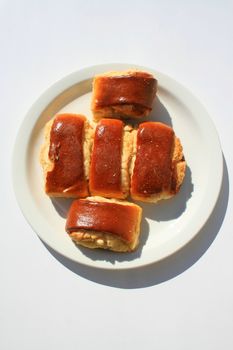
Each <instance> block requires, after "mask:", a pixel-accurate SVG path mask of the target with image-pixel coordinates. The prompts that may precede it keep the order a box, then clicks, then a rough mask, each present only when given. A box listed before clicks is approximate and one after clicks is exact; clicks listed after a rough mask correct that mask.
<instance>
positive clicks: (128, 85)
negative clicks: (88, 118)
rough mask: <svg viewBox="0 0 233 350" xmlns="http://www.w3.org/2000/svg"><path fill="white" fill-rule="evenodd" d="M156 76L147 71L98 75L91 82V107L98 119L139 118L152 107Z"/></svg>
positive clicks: (95, 117) (145, 114)
mask: <svg viewBox="0 0 233 350" xmlns="http://www.w3.org/2000/svg"><path fill="white" fill-rule="evenodd" d="M156 90H157V81H156V79H155V78H154V77H153V76H152V75H151V74H149V73H147V72H142V71H138V70H127V71H119V72H108V73H104V74H101V75H97V76H96V77H95V78H94V81H93V96H92V103H91V109H92V112H93V116H94V119H95V120H99V119H101V118H123V119H124V118H134V119H138V118H142V117H145V116H147V115H148V114H149V113H150V112H151V109H152V102H153V99H154V97H155V94H156Z"/></svg>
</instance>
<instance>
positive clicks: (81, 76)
mask: <svg viewBox="0 0 233 350" xmlns="http://www.w3.org/2000/svg"><path fill="white" fill-rule="evenodd" d="M117 68H118V70H119V68H121V69H129V68H137V69H144V70H147V71H149V72H152V73H153V74H154V75H155V76H156V74H157V75H159V76H161V77H163V78H164V79H165V80H168V81H172V83H174V84H176V85H177V86H179V88H180V89H182V90H183V91H184V92H185V93H187V95H188V97H190V98H191V99H192V100H193V101H195V103H196V104H197V105H198V106H199V107H200V109H201V110H202V112H204V114H205V120H204V122H206V121H207V124H208V126H210V127H211V129H212V130H211V131H212V134H214V136H215V146H216V147H215V148H216V150H217V151H218V152H217V154H216V157H217V158H218V161H217V163H218V171H216V173H215V178H216V179H217V186H215V191H214V193H212V201H211V202H210V204H209V207H208V213H207V215H206V216H205V217H204V218H202V220H201V223H199V225H197V226H198V229H196V230H194V231H195V232H193V233H192V234H191V235H189V236H188V237H187V239H186V240H182V242H183V243H180V244H178V245H177V246H176V247H175V249H173V250H172V251H170V253H165V254H162V256H160V257H159V258H158V259H156V260H153V259H147V260H146V261H145V258H144V260H143V261H140V257H139V258H138V259H136V260H131V261H127V260H126V261H122V262H117V264H116V265H109V264H107V263H108V262H105V261H102V260H100V261H93V260H91V259H90V258H89V260H90V263H87V262H85V261H80V260H77V259H74V258H72V257H70V256H69V255H68V254H66V252H62V251H61V250H60V249H58V248H57V247H56V245H54V244H53V243H51V242H50V241H49V239H48V240H47V239H46V238H45V237H42V236H43V235H41V233H40V232H38V230H37V229H36V228H35V227H34V225H33V223H32V222H31V220H30V215H29V214H30V210H29V211H28V207H27V205H26V204H25V203H27V198H28V193H27V194H26V195H25V197H22V193H21V189H20V186H19V183H20V180H19V178H21V179H23V174H24V173H25V169H22V163H21V170H24V171H22V172H21V173H19V172H18V169H19V168H20V164H19V159H20V157H19V154H20V153H21V154H22V152H20V150H21V147H22V144H23V146H24V147H23V149H24V151H26V152H27V142H26V141H27V137H28V139H30V136H31V132H29V133H28V132H27V131H26V130H25V125H27V124H29V125H30V126H31V129H30V130H31V131H32V130H33V126H34V125H35V123H36V122H37V120H38V118H39V116H40V115H41V112H42V111H43V110H44V109H45V108H46V106H47V105H48V104H49V103H50V102H51V101H52V100H53V99H54V98H56V97H57V96H58V94H60V93H62V92H63V91H65V90H66V89H68V88H69V87H71V86H72V85H75V84H77V83H78V82H81V81H83V80H86V79H90V78H93V75H95V74H98V73H100V72H101V71H104V70H105V71H107V70H113V69H117ZM38 109H39V112H38ZM34 111H37V113H34ZM32 115H35V117H34V118H32V117H31V116H32ZM36 115H37V116H38V117H37V118H36ZM30 122H31V123H30ZM30 130H29V131H30ZM25 136H27V137H25ZM19 145H20V147H19ZM26 152H24V157H26ZM24 167H26V164H24ZM20 175H21V177H20ZM25 175H26V174H25ZM222 177H223V155H222V149H221V143H220V139H219V135H218V132H217V130H216V127H215V125H214V122H213V120H212V119H211V118H210V116H209V114H208V112H207V110H206V109H205V107H204V106H203V105H202V103H201V102H200V101H199V100H198V99H197V98H196V97H195V95H194V94H193V93H192V92H190V90H189V89H187V88H186V87H185V86H183V85H182V84H180V83H179V82H177V81H176V80H175V79H173V78H172V77H170V76H168V75H166V74H164V73H161V72H160V71H156V70H155V69H153V68H149V67H144V66H141V65H137V64H132V63H131V64H128V63H106V64H105V63H104V64H99V65H93V66H88V67H83V68H81V69H79V70H76V71H74V72H71V73H70V74H68V75H66V76H64V77H62V78H60V79H58V80H57V81H56V82H55V83H53V84H50V86H49V87H48V88H47V89H45V90H44V92H43V93H42V94H41V95H40V96H39V97H38V98H37V99H36V100H35V101H34V103H33V104H32V105H31V107H30V109H29V110H28V112H27V113H26V115H25V116H24V118H23V120H22V121H21V125H20V127H19V129H18V132H17V136H16V139H15V143H14V147H13V154H12V183H13V189H14V193H15V197H16V200H17V203H18V206H19V208H20V210H21V212H22V214H23V216H24V218H25V219H26V221H27V222H28V223H29V225H30V226H31V228H32V229H33V231H34V232H35V233H36V234H37V236H38V237H39V238H40V239H41V240H42V241H43V242H44V243H45V244H46V245H48V246H49V247H50V248H52V249H53V250H54V251H55V252H57V253H58V254H60V255H61V256H63V257H65V258H67V259H69V260H71V261H73V262H75V263H79V264H82V265H85V266H88V267H91V268H97V269H105V270H113V271H117V270H128V269H134V268H139V267H144V266H148V265H151V264H155V263H158V262H159V261H161V260H164V259H165V258H168V257H169V256H171V255H173V254H175V253H177V252H178V251H179V250H181V249H182V248H184V247H185V246H186V245H187V244H188V243H189V242H190V241H191V240H192V239H193V238H194V237H195V236H196V235H197V234H198V233H199V232H200V231H201V229H202V228H203V227H204V226H205V224H206V222H207V221H208V219H209V217H210V215H211V213H212V211H213V209H214V207H215V205H216V203H217V200H218V197H219V193H220V190H221V185H222ZM32 214H33V213H31V215H32ZM32 216H33V215H32ZM124 264H126V266H125V265H124Z"/></svg>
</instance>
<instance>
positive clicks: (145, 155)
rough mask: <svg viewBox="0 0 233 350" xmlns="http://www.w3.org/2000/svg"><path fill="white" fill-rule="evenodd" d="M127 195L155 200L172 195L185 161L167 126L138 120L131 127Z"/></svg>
mask: <svg viewBox="0 0 233 350" xmlns="http://www.w3.org/2000/svg"><path fill="white" fill-rule="evenodd" d="M133 154H134V155H133V159H132V164H131V190H130V192H131V197H132V198H133V199H135V200H140V201H143V202H157V201H159V200H161V199H167V198H170V197H172V196H174V195H175V194H176V193H177V192H178V191H179V189H180V186H181V184H182V182H183V179H184V176H185V168H186V162H185V159H184V156H183V149H182V145H181V143H180V140H179V139H178V138H177V137H176V136H175V133H174V131H173V129H172V128H171V127H169V126H168V125H165V124H163V123H159V122H145V123H141V124H140V125H139V127H138V130H137V131H134V151H133Z"/></svg>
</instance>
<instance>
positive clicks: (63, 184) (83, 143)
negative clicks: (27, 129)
mask: <svg viewBox="0 0 233 350" xmlns="http://www.w3.org/2000/svg"><path fill="white" fill-rule="evenodd" d="M91 142H92V130H91V128H90V125H89V123H88V122H87V120H86V118H85V117H84V116H83V115H77V114H60V115H57V116H55V118H54V119H52V120H51V121H49V122H48V123H47V124H46V126H45V142H44V144H43V146H42V148H41V153H40V162H41V165H42V168H43V171H44V178H45V192H46V193H47V194H48V195H49V196H51V197H74V198H76V197H86V196H88V182H87V180H88V177H89V165H90V150H91Z"/></svg>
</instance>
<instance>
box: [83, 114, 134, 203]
mask: <svg viewBox="0 0 233 350" xmlns="http://www.w3.org/2000/svg"><path fill="white" fill-rule="evenodd" d="M130 131H131V128H130V127H128V126H124V124H123V122H122V121H121V120H117V119H102V120H101V121H100V122H99V123H98V124H97V126H96V129H95V136H94V142H93V150H92V155H91V166H90V181H89V189H90V193H91V195H99V196H103V197H108V198H112V197H113V198H122V199H123V198H126V197H127V196H128V193H129V173H128V166H129V159H130V154H131V149H132V137H131V132H130Z"/></svg>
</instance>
